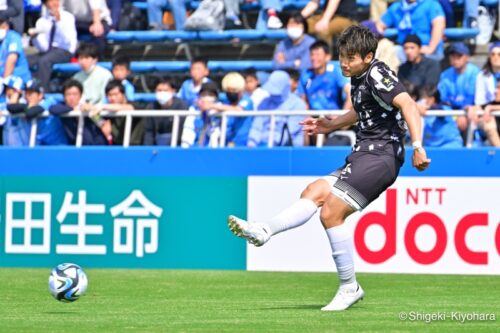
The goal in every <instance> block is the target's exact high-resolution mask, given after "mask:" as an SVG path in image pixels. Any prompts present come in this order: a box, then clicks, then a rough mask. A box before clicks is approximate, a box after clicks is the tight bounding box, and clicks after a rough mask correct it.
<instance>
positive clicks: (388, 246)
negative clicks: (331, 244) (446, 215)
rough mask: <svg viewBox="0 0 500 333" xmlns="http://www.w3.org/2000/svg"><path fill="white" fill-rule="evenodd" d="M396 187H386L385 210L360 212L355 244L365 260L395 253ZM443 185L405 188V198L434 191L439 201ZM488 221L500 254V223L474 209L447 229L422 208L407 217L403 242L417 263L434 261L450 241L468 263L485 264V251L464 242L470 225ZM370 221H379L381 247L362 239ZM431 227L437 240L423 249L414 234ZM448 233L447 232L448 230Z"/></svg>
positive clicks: (379, 260) (383, 258) (377, 261)
mask: <svg viewBox="0 0 500 333" xmlns="http://www.w3.org/2000/svg"><path fill="white" fill-rule="evenodd" d="M397 191H398V190H397V189H389V190H387V192H386V207H385V212H370V213H367V214H365V215H363V216H362V217H361V218H360V219H359V221H358V223H357V226H356V228H355V231H354V244H355V246H356V250H357V253H358V255H359V256H360V257H361V258H362V259H363V260H364V261H366V262H367V263H370V264H380V263H384V262H385V261H387V260H388V259H390V258H391V257H393V256H394V255H395V254H396V244H397V240H396V235H397V233H396V228H398V227H399V228H401V227H402V224H401V223H399V224H398V223H397V218H396V217H397V209H398V207H397ZM445 191H446V190H445V189H439V188H438V189H435V188H434V189H431V188H428V189H425V188H424V189H420V193H416V192H413V193H412V192H407V193H406V202H407V203H408V202H409V201H411V200H414V201H415V202H416V201H417V200H429V196H430V195H431V193H432V195H434V197H435V198H436V200H439V201H442V200H443V195H444V193H445ZM488 223H495V224H497V226H496V229H495V233H494V234H492V235H491V237H494V240H495V247H496V252H497V254H498V255H500V223H499V222H498V221H488V213H484V212H473V213H468V214H466V215H464V216H463V217H461V218H460V220H459V221H458V223H457V224H456V226H455V230H454V231H452V230H450V227H448V229H447V228H446V226H445V223H444V222H443V220H442V219H441V218H440V217H439V216H438V215H437V214H435V213H432V212H427V211H423V212H420V213H417V214H416V215H414V216H413V217H411V218H410V220H409V222H408V224H407V225H406V229H405V230H404V245H405V247H406V251H407V252H408V255H409V256H410V257H411V258H412V259H413V260H414V261H415V262H417V263H419V264H424V265H428V264H433V263H435V262H436V261H438V260H439V259H440V258H441V257H442V256H443V254H444V252H445V250H446V247H447V245H448V243H449V242H453V244H454V248H455V251H456V253H457V254H458V256H459V257H460V258H461V259H462V260H463V261H464V262H465V263H468V264H475V265H487V264H488V252H485V251H478V250H476V251H474V250H472V249H470V248H469V246H468V245H467V242H466V234H467V232H468V231H469V230H470V229H471V228H479V227H487V226H488ZM372 225H379V226H380V227H382V228H383V230H384V233H385V243H384V244H383V246H382V248H381V249H380V250H377V251H372V250H370V249H369V248H368V246H367V244H366V242H365V234H366V231H367V229H368V228H369V227H370V226H372ZM424 225H425V226H428V227H431V228H432V229H433V230H434V232H435V234H436V242H435V244H434V246H433V247H432V249H430V250H429V251H423V250H421V249H419V247H418V246H417V243H416V240H415V235H416V233H417V231H418V229H419V228H420V227H422V226H424ZM449 233H450V234H449Z"/></svg>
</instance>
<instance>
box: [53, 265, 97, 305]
mask: <svg viewBox="0 0 500 333" xmlns="http://www.w3.org/2000/svg"><path fill="white" fill-rule="evenodd" d="M87 286H88V280H87V275H86V274H85V272H84V271H83V269H82V268H81V267H80V266H78V265H76V264H69V263H65V264H60V265H57V266H56V267H54V268H53V269H52V272H51V273H50V276H49V291H50V293H51V294H52V296H54V298H55V299H57V300H58V301H61V302H74V301H76V300H77V299H79V298H80V297H81V296H82V295H83V294H84V293H85V290H87Z"/></svg>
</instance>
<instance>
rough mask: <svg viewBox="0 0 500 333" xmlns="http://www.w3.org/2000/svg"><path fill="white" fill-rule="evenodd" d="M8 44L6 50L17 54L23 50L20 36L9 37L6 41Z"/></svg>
mask: <svg viewBox="0 0 500 333" xmlns="http://www.w3.org/2000/svg"><path fill="white" fill-rule="evenodd" d="M8 43H9V44H8V46H7V52H8V53H9V54H10V53H15V54H19V53H21V52H22V50H23V44H22V42H21V38H11V39H10V40H9V41H8Z"/></svg>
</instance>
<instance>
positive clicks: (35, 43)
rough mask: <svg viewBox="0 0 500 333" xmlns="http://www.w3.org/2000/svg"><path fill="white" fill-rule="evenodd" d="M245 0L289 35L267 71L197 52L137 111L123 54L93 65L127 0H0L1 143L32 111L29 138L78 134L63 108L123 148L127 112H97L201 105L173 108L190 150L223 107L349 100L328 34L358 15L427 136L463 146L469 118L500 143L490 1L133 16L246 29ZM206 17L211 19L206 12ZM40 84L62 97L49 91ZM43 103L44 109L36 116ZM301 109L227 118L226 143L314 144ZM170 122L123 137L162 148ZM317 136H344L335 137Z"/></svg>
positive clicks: (330, 0)
mask: <svg viewBox="0 0 500 333" xmlns="http://www.w3.org/2000/svg"><path fill="white" fill-rule="evenodd" d="M388 2H389V3H388ZM391 2H392V3H391ZM244 5H255V6H256V7H255V8H257V10H258V11H259V13H258V17H257V20H256V25H255V27H253V28H255V29H261V30H266V29H282V28H283V29H286V32H287V37H286V38H284V39H283V40H282V41H280V42H279V43H278V44H277V45H276V49H275V52H274V55H273V57H272V66H273V71H272V72H271V73H262V72H258V71H256V70H254V69H251V68H249V69H248V70H246V71H244V72H241V73H238V72H229V73H226V75H225V76H224V77H223V79H222V81H221V82H218V80H216V79H214V78H213V77H212V76H211V73H210V70H209V67H208V62H207V59H205V58H203V57H195V58H193V59H191V66H190V71H189V78H188V79H187V80H185V81H183V82H182V83H181V82H178V80H177V79H176V77H173V76H168V75H165V76H160V75H158V76H157V77H156V82H155V84H154V93H155V99H156V100H155V102H153V103H151V104H150V105H147V106H145V107H144V105H140V106H141V107H139V106H138V104H137V103H136V101H135V95H136V87H135V86H134V85H133V84H132V82H131V80H130V78H131V76H132V75H133V73H132V72H131V67H130V60H129V59H128V58H126V57H123V56H117V57H114V58H113V59H112V68H111V71H110V70H108V69H106V68H104V67H102V66H100V65H99V63H98V61H99V60H100V59H104V57H105V54H106V52H105V51H106V47H107V40H106V35H107V34H108V33H109V32H110V31H116V30H119V29H121V28H127V24H125V23H124V22H129V21H130V20H129V21H126V20H127V18H128V19H130V17H127V16H124V13H132V11H131V6H132V5H131V3H130V1H128V0H30V1H27V0H25V1H24V6H20V1H15V0H12V1H11V0H0V80H1V81H0V110H2V111H3V110H7V111H8V112H10V113H11V114H12V115H15V116H13V117H8V116H7V117H2V119H1V120H0V123H1V124H0V125H1V130H2V135H1V141H2V144H3V145H10V146H26V145H28V144H29V141H30V132H31V128H32V125H33V121H32V120H33V119H37V120H36V122H37V136H36V144H37V145H68V144H75V141H76V140H77V138H76V132H77V127H78V119H77V118H71V117H60V116H61V115H63V114H66V113H68V112H70V111H72V110H77V111H82V112H86V113H88V117H85V120H84V127H83V144H85V145H110V144H113V145H121V144H123V142H124V132H125V126H126V122H125V118H120V117H107V116H106V113H103V111H106V112H108V113H109V112H116V111H122V110H134V109H138V108H147V109H151V110H191V111H198V115H197V116H194V115H190V116H187V117H181V118H180V132H179V135H178V142H177V144H178V145H179V146H181V147H185V148H188V147H193V146H205V147H217V146H219V145H220V137H221V118H220V117H217V114H220V113H223V112H226V111H253V110H265V111H272V110H287V111H294V110H342V109H349V108H351V107H352V103H351V96H350V81H349V79H348V78H346V77H344V76H342V72H341V69H340V66H339V64H338V62H335V61H334V60H335V59H334V58H335V57H336V54H335V40H336V36H338V35H339V34H340V33H341V32H342V31H343V29H345V28H346V27H348V26H350V25H353V24H361V25H363V26H365V27H366V28H367V29H370V30H371V31H372V32H373V33H374V34H375V36H376V37H377V38H378V39H379V48H378V50H377V55H376V57H377V58H378V59H380V60H382V61H384V62H386V63H387V64H388V65H389V67H390V68H391V69H392V70H393V71H394V73H393V75H394V76H397V77H398V78H399V80H401V81H402V82H403V83H404V84H405V85H406V86H407V89H408V92H409V93H410V95H411V96H412V97H413V98H414V99H415V100H416V101H417V104H418V106H419V110H420V112H421V114H422V116H423V119H424V121H423V128H424V132H423V136H424V137H423V143H424V146H434V147H462V146H464V142H465V141H464V140H465V138H466V135H467V131H468V129H469V128H470V126H473V127H474V128H476V129H475V132H474V136H475V137H474V138H475V141H474V144H475V145H493V146H500V137H499V133H500V117H494V116H492V115H491V113H492V112H495V111H500V42H499V41H497V37H500V36H495V35H494V34H493V30H494V28H495V22H496V20H494V19H492V17H493V16H494V15H496V14H498V10H497V9H498V8H496V7H489V8H488V9H487V11H486V13H484V10H483V9H484V8H483V7H480V6H479V5H480V1H475V0H473V1H465V2H464V4H463V5H462V6H463V7H460V6H459V5H457V4H452V3H450V1H449V0H439V1H438V0H395V1H387V0H372V1H371V3H370V17H369V18H370V19H369V20H360V17H359V13H358V5H357V2H356V0H327V1H319V0H312V1H309V2H304V5H303V6H302V8H301V10H300V11H294V12H291V11H289V12H287V11H286V10H285V9H284V1H282V0H244V1H240V0H203V1H202V2H201V4H199V7H198V9H195V8H192V7H191V6H190V5H189V2H188V1H185V0H147V11H146V12H143V13H142V15H143V18H144V19H145V20H146V18H147V22H148V27H146V28H148V29H151V30H167V29H171V30H172V29H175V30H183V29H185V26H186V27H187V26H188V25H189V26H190V27H191V28H192V27H193V25H195V26H196V24H200V26H210V24H214V22H215V21H216V19H217V17H216V16H218V15H223V16H224V17H223V21H224V25H225V26H226V27H230V28H243V25H244V22H243V21H244V20H242V17H241V8H242V6H244ZM221 6H222V7H221ZM32 8H37V9H35V10H33V9H32ZM167 8H169V11H166V9H167ZM218 8H223V9H225V10H223V11H222V12H220V10H218ZM457 8H460V10H457ZM136 9H137V8H136ZM462 9H463V10H462ZM137 10H138V9H137ZM198 10H200V11H203V10H214V11H213V15H212V16H210V15H208V16H207V15H203V12H202V13H201V14H200V12H199V14H200V15H198V16H197V17H198V18H199V17H201V18H203V20H198V19H197V20H194V19H192V20H191V21H189V20H190V18H195V15H194V13H196V11H198ZM25 11H26V12H28V11H31V12H34V13H35V17H36V18H37V19H36V20H32V21H33V22H31V23H29V22H28V21H29V20H25V14H26V13H25ZM193 12H194V13H193ZM462 12H463V15H461V13H462ZM166 13H169V15H167V14H166ZM189 13H191V15H188V14H189ZM170 14H171V15H170ZM458 14H460V15H458ZM130 15H137V12H136V11H133V14H130ZM486 16H488V17H489V18H490V21H489V23H487V22H486V21H485V17H486ZM205 19H209V21H210V19H211V20H212V21H213V22H211V23H210V22H202V21H204V20H205ZM124 20H125V21H124ZM485 22H486V23H485ZM215 23H216V22H215ZM245 24H246V23H245ZM496 24H498V23H496ZM457 25H458V26H462V27H468V28H478V29H479V34H480V35H481V38H482V39H466V40H463V41H453V42H448V41H446V40H445V37H444V31H445V28H449V27H454V26H457ZM130 26H133V24H130ZM389 28H395V29H396V30H397V36H396V38H395V41H393V40H390V39H388V38H385V37H384V32H385V31H386V29H389ZM485 30H487V31H486V34H487V35H488V37H487V38H486V42H484V41H483V40H484V38H485V37H484V34H485ZM478 38H479V37H478ZM481 43H483V44H487V46H486V47H487V52H488V54H487V59H486V61H485V63H484V66H483V67H482V68H480V67H479V66H477V65H475V64H474V63H473V62H471V56H472V55H473V52H472V51H473V50H474V47H475V46H477V45H478V44H481ZM471 46H472V48H471ZM270 60H271V59H270ZM68 62H77V63H78V64H79V67H80V71H79V72H78V73H76V74H74V75H73V76H72V77H71V78H70V79H68V80H67V81H65V82H64V83H63V84H62V85H57V84H55V85H54V84H53V81H52V80H51V79H52V78H53V75H52V74H53V73H52V67H53V65H55V64H60V63H68ZM48 93H62V95H63V100H62V101H55V100H53V99H52V98H51V97H50V94H48ZM428 110H465V111H466V115H467V116H458V117H451V116H432V117H431V116H427V115H426V113H427V111H428ZM45 111H48V112H49V116H43V117H42V116H41V114H42V113H44V112H45ZM478 111H482V112H481V113H480V112H478ZM483 112H484V113H483ZM302 119H303V117H302V116H279V117H276V122H275V123H273V124H271V121H270V118H269V117H264V116H259V117H228V123H227V134H226V142H225V144H224V145H225V146H229V147H260V146H267V145H268V143H269V140H270V139H269V138H270V137H272V141H273V142H274V145H276V146H303V145H314V144H315V142H316V138H314V137H309V136H305V137H304V135H303V133H302V130H301V127H300V125H299V123H300V121H301V120H302ZM173 126H174V124H173V118H172V117H134V119H133V122H132V130H131V136H130V144H133V145H170V142H171V140H172V132H173ZM271 131H274V132H272V133H271ZM326 142H327V144H332V145H335V144H337V145H338V144H350V141H349V140H347V141H346V140H343V139H342V138H338V137H335V133H334V134H333V135H332V136H330V137H328V138H327V141H326Z"/></svg>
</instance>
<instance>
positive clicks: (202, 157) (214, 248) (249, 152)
mask: <svg viewBox="0 0 500 333" xmlns="http://www.w3.org/2000/svg"><path fill="white" fill-rule="evenodd" d="M350 150H351V149H350V148H349V147H324V148H323V149H315V148H301V149H298V148H289V147H278V148H274V149H258V148H257V149H240V148H232V149H202V148H193V149H175V148H174V149H171V148H162V147H130V148H129V149H122V148H119V147H114V148H113V147H84V148H82V149H74V148H72V147H44V148H39V149H22V148H7V149H0V159H1V160H2V161H5V163H2V164H0V175H1V176H0V217H1V219H0V266H2V267H53V266H54V265H56V264H59V263H61V262H75V263H77V264H80V265H82V266H83V267H86V268H92V267H122V268H173V269H250V270H290V271H293V270H295V271H298V270H300V271H308V270H309V271H331V270H333V267H334V265H333V261H332V259H331V255H330V254H331V250H330V248H329V246H328V240H327V238H326V236H325V234H324V231H323V230H322V228H321V225H320V223H319V220H318V216H317V215H316V216H315V217H313V219H312V220H311V221H310V222H309V223H307V224H306V225H304V226H302V227H300V228H298V229H296V230H292V231H289V232H287V233H283V234H280V235H277V236H276V237H274V238H273V239H272V240H271V241H270V242H269V243H268V244H266V246H264V247H262V248H253V247H249V248H248V249H247V247H246V244H245V242H244V241H242V240H241V239H239V238H237V237H234V236H233V235H232V234H231V232H229V230H228V229H227V226H226V217H227V215H228V214H236V215H238V216H241V217H243V218H245V217H248V218H249V219H252V220H260V219H261V218H266V219H267V218H269V217H270V216H273V215H274V214H276V213H277V212H279V211H280V210H281V209H283V208H284V207H286V206H287V205H289V204H290V203H291V202H293V201H294V200H296V199H297V198H298V196H299V194H300V192H301V191H302V189H303V188H304V187H305V186H306V185H307V183H308V182H310V181H311V180H313V179H316V178H317V177H319V176H322V175H326V174H329V173H330V172H331V171H332V170H334V169H335V168H337V167H339V166H341V165H342V164H343V163H344V161H345V156H346V155H347V154H348V153H349V152H350ZM427 152H428V155H429V157H430V158H432V164H431V166H430V168H429V169H428V170H426V171H425V172H424V173H420V172H418V171H417V170H415V169H414V168H412V167H411V150H410V151H407V156H406V162H405V164H404V165H403V167H402V169H401V172H400V178H399V179H398V181H397V182H396V183H395V184H394V185H393V186H391V188H390V190H389V191H387V192H386V193H384V194H383V195H382V196H381V197H380V198H378V199H377V200H376V201H375V202H373V203H372V204H371V205H370V206H369V207H368V208H367V209H365V210H364V211H363V212H361V213H356V214H355V215H353V216H352V217H350V218H349V220H348V222H347V223H348V225H350V226H351V227H352V228H353V232H354V235H355V242H356V257H355V258H356V266H357V270H358V271H367V272H374V271H377V272H417V273H453V274H500V272H499V269H500V223H499V221H500V215H499V214H500V211H499V210H498V196H497V195H496V192H498V189H499V188H500V159H499V158H498V152H499V150H498V149H494V148H473V149H442V148H441V149H433V148H429V149H428V150H427Z"/></svg>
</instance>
